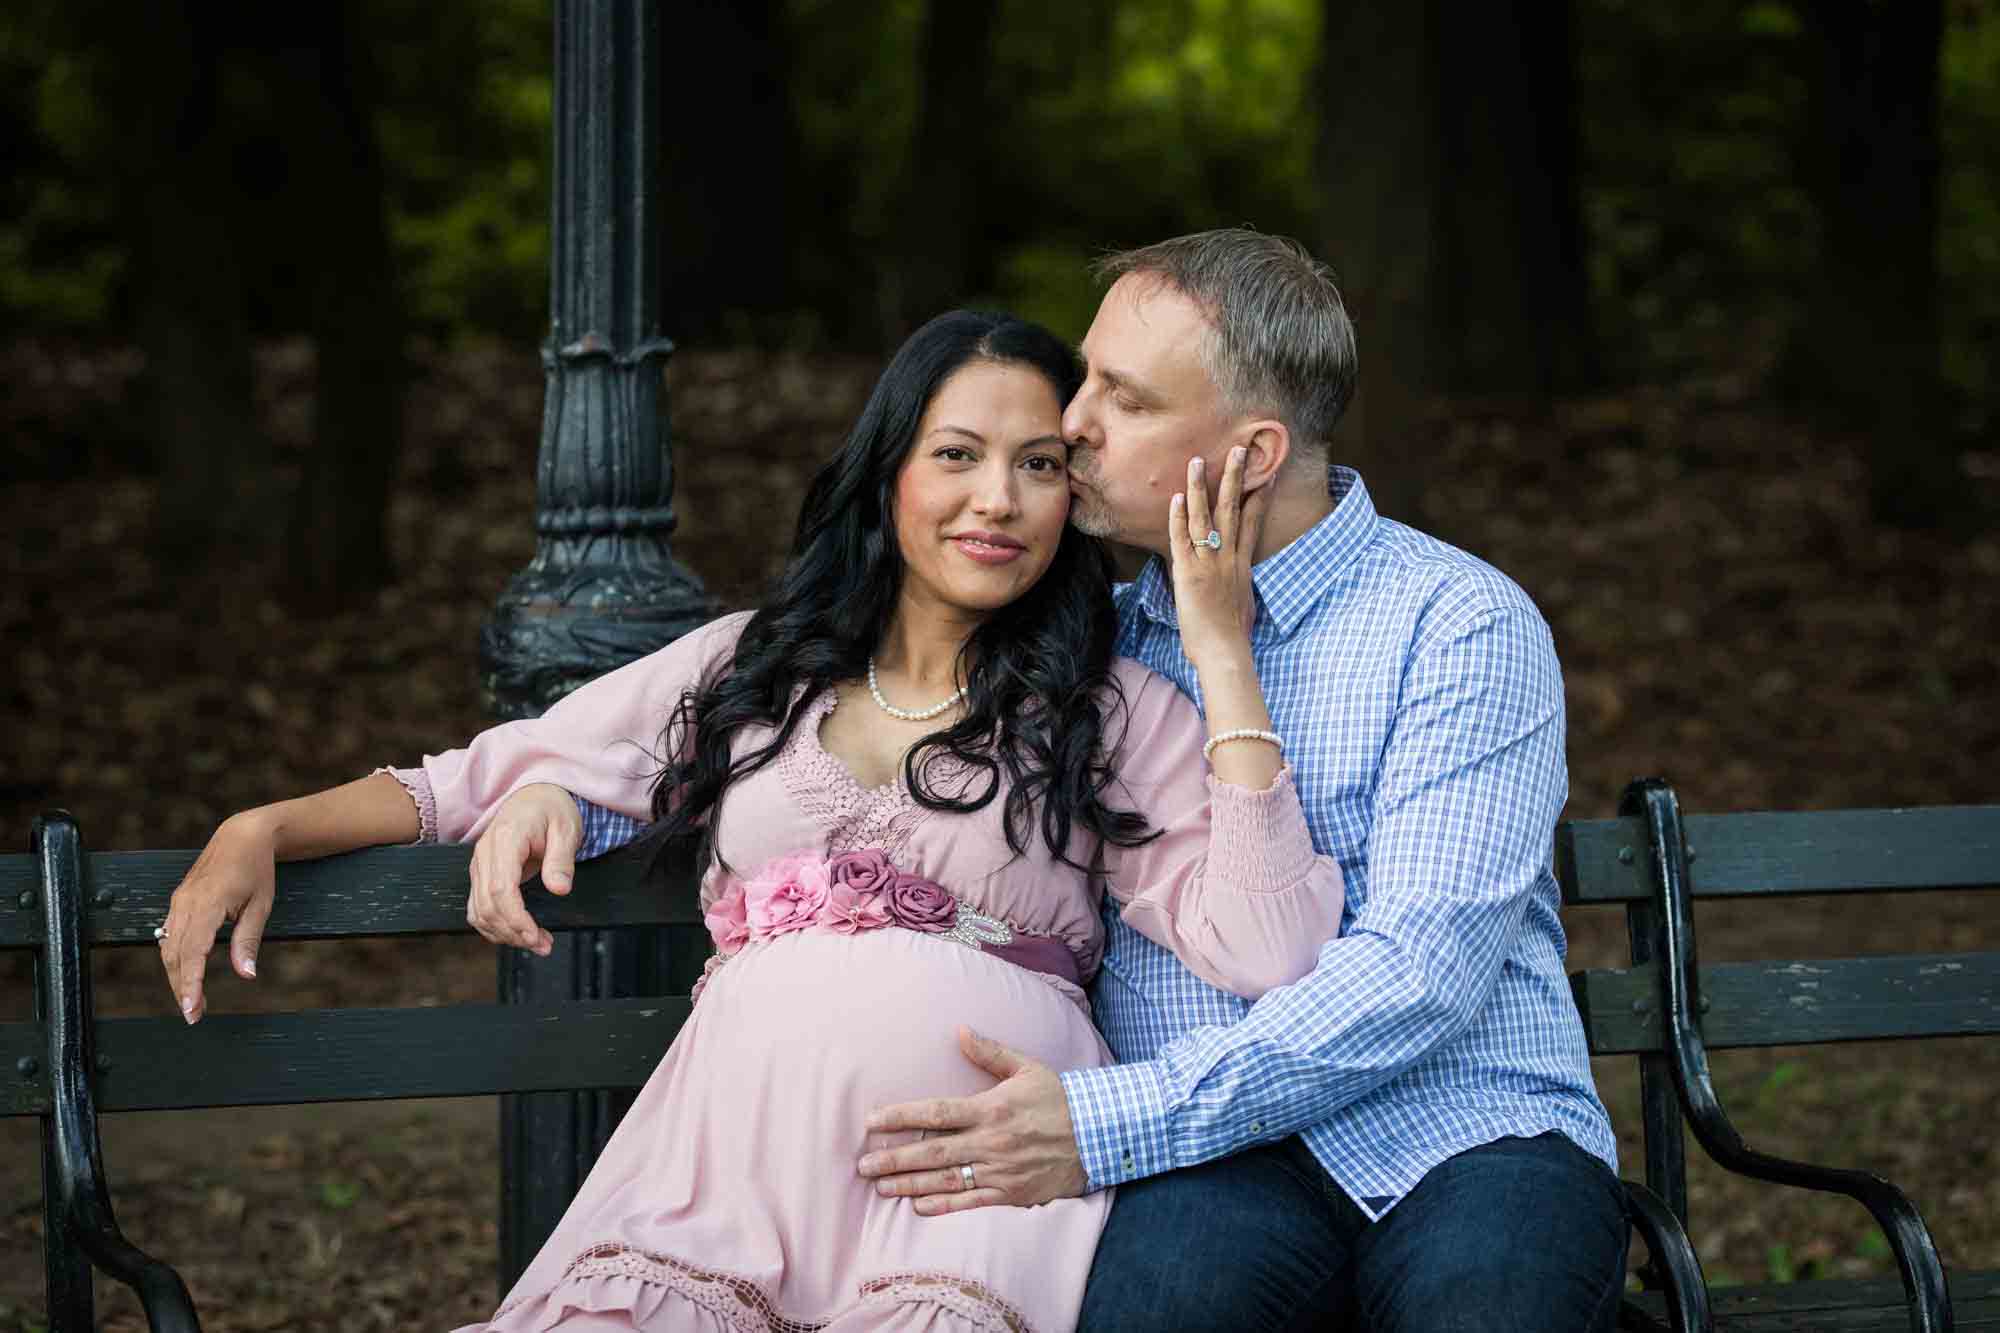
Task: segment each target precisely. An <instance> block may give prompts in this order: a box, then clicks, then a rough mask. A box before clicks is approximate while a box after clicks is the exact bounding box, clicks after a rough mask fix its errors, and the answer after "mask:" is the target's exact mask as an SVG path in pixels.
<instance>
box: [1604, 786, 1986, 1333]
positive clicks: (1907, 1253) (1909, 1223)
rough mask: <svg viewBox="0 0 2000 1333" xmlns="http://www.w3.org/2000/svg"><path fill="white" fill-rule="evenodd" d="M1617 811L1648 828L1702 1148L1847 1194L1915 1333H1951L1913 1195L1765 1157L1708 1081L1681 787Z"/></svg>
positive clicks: (1736, 1164) (1879, 1182)
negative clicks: (1877, 1236) (1889, 1263)
mask: <svg viewBox="0 0 2000 1333" xmlns="http://www.w3.org/2000/svg"><path fill="white" fill-rule="evenodd" d="M1619 813H1620V814H1621V815H1628V816H1630V815H1638V816H1640V817H1642V818H1643V819H1644V820H1645V822H1646V832H1647V840H1648V842H1649V844H1650V847H1649V851H1650V852H1651V855H1652V872H1653V882H1654V890H1655V894H1656V896H1657V899H1658V903H1659V912H1658V913H1657V914H1656V915H1657V920H1658V927H1657V933H1658V935H1659V938H1658V939H1657V940H1655V941H1654V946H1655V949H1654V957H1656V958H1658V959H1659V961H1660V969H1659V977H1660V1010H1661V1013H1662V1015H1663V1017H1664V1018H1665V1021H1666V1043H1665V1044H1666V1053H1667V1056H1668V1061H1669V1063H1670V1064H1671V1066H1672V1068H1673V1072H1674V1086H1675V1088H1676V1089H1677V1091H1678V1092H1679V1094H1680V1103H1681V1110H1682V1112H1683V1113H1684V1114H1685V1115H1686V1116H1687V1120H1688V1124H1689V1126H1690V1127H1691V1128H1692V1129H1693V1130H1694V1136H1695V1138H1696V1140H1697V1141H1698V1142H1700V1144H1701V1146H1702V1148H1703V1149H1704V1150H1706V1151H1707V1153H1708V1155H1709V1157H1710V1158H1712V1159H1713V1160H1714V1161H1715V1162H1716V1164H1717V1165H1719V1166H1721V1167H1723V1168H1724V1169H1725V1170H1729V1171H1734V1172H1736V1173H1737V1174H1738V1175H1744V1176H1749V1177H1751V1178H1753V1179H1756V1180H1765V1181H1769V1182H1771V1183H1772V1184H1777V1185H1794V1186H1797V1187H1799V1188H1801V1189H1812V1190H1823V1191H1826V1192H1828V1193H1833V1194H1844V1195H1846V1196H1847V1197H1848V1198H1850V1199H1853V1200H1855V1201H1857V1202H1858V1203H1860V1204H1861V1205H1862V1206H1864V1207H1865V1208H1867V1209H1868V1211H1869V1213H1870V1214H1872V1215H1873V1216H1874V1218H1875V1221H1876V1223H1877V1224H1878V1225H1879V1226H1881V1228H1882V1232H1883V1234H1884V1236H1886V1237H1887V1239H1888V1242H1889V1248H1890V1249H1891V1250H1892V1251H1894V1252H1895V1255H1896V1267H1897V1269H1898V1271H1899V1272H1900V1273H1901V1275H1902V1279H1903V1294H1904V1297H1905V1299H1906V1300H1907V1301H1908V1303H1909V1312H1910V1328H1911V1329H1912V1331H1913V1333H1949V1330H1950V1329H1951V1327H1952V1316H1951V1294H1950V1291H1949V1289H1948V1288H1947V1287H1946V1286H1945V1276H1944V1261H1943V1259H1942V1258H1941V1257H1940V1256H1939V1254H1938V1250H1937V1245H1936V1243H1935V1242H1934V1241H1932V1239H1931V1234H1930V1229H1929V1228H1928V1227H1926V1226H1925V1225H1924V1219H1923V1214H1921V1213H1920V1212H1918V1211H1917V1206H1916V1205H1915V1204H1914V1203H1912V1202H1911V1201H1910V1199H1909V1196H1908V1195H1906V1194H1904V1193H1903V1191H1901V1190H1900V1189H1898V1188H1896V1187H1895V1186H1894V1185H1892V1184H1890V1183H1889V1182H1888V1181H1887V1180H1884V1179H1883V1178H1882V1177H1880V1176H1877V1175H1873V1174H1870V1173H1869V1172H1865V1171H1849V1170H1841V1169H1837V1168H1833V1167H1824V1166H1814V1165H1812V1164H1811V1163H1807V1162H1794V1161H1790V1160H1788V1159H1786V1158H1782V1157H1773V1156H1771V1155H1770V1154H1768V1153H1762V1152H1758V1151H1757V1150H1756V1149H1754V1148H1751V1147H1750V1146H1749V1145H1748V1144H1746V1143H1745V1142H1744V1141H1743V1136H1742V1135H1741V1134H1739V1133H1738V1132H1737V1130H1736V1126H1735V1125H1734V1124H1732V1123H1731V1122H1730V1119H1729V1115H1728V1113H1727V1112H1726V1111H1724V1110H1723V1109H1722V1101H1721V1098H1720V1097H1719V1096H1717V1094H1716V1091H1715V1085H1714V1083H1713V1082H1712V1081H1711V1080H1710V1078H1709V1074H1708V1046H1707V1044H1706V1042H1705V1041H1704V1040H1703V1038H1702V1033H1701V1024H1700V1020H1699V1017H1698V1015H1699V1013H1700V996H1699V995H1698V994H1697V987H1698V985H1699V981H1698V973H1697V971H1696V968H1695V939H1694V903H1693V890H1692V887H1691V886H1690V884H1689V881H1688V870H1687V842H1686V836H1685V833H1684V831H1683V829H1682V826H1681V814H1680V802H1679V800H1678V799H1677V798H1676V797H1675V796H1674V791H1673V788H1672V787H1670V786H1668V785H1667V784H1666V783H1665V782H1664V781H1662V780H1661V779H1659V778H1642V779H1641V780H1639V781H1638V782H1634V783H1633V784H1631V785H1630V786H1629V787H1627V788H1626V789H1625V795H1624V798H1623V800H1622V801H1621V802H1620V806H1619Z"/></svg>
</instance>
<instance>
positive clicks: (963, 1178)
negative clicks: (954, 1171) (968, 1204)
mask: <svg viewBox="0 0 2000 1333" xmlns="http://www.w3.org/2000/svg"><path fill="white" fill-rule="evenodd" d="M958 1183H959V1186H960V1188H962V1189H971V1188H972V1168H971V1167H970V1166H961V1167H960V1168H958Z"/></svg>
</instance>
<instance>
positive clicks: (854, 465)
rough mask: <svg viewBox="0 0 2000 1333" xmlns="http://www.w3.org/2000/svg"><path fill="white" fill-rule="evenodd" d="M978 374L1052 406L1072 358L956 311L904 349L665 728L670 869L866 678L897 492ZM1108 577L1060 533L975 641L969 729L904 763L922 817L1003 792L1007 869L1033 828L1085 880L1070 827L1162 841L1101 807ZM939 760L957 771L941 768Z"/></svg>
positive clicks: (662, 792) (1108, 689)
mask: <svg viewBox="0 0 2000 1333" xmlns="http://www.w3.org/2000/svg"><path fill="white" fill-rule="evenodd" d="M975 362H999V363H1004V364H1008V365H1018V366H1023V367H1026V368H1028V369H1031V370H1034V371H1037V372H1039V373H1040V374H1041V375H1042V376H1043V377H1044V378H1045V379H1047V381H1048V383H1049V387H1050V388H1051V389H1052V390H1053V391H1054V393H1055V395H1056V400H1057V401H1058V402H1064V403H1066V402H1068V401H1069V399H1070V397H1071V396H1072V395H1073V394H1074V392H1075V390H1076V387H1077V382H1078V372H1077V364H1076V358H1075V356H1074V355H1073V354H1072V353H1071V352H1070V350H1069V348H1067V347H1065V346H1064V345H1063V343H1062V342H1061V340H1059V339H1058V338H1057V337H1056V336H1055V335H1054V334H1052V333H1050V332H1049V331H1048V330H1047V329H1044V328H1042V327H1041V326H1040V325H1037V324H1030V323H1028V322H1027V321H1025V320H1020V319H1016V318H1014V317H1013V316H1011V315H1002V314H988V313H984V312H979V311H971V310H954V311H952V312H950V313H948V314H943V315H939V316H938V317H937V318H936V319H933V320H932V321H930V323H928V324H926V325H924V326H923V327H922V328H921V329H918V330H917V331H916V332H915V333H914V334H912V335H910V339H909V341H907V342H905V343H904V344H903V345H902V347H901V348H899V349H898V350H897V352H896V355H895V357H894V358H893V359H892V360H891V361H890V362H889V367H888V369H887V370H885V371H883V372H882V378H881V379H880V380H878V381H877V382H876V384H875V390H874V392H873V393H871V394H870V395H869V398H868V405H867V406H866V407H864V408H863V409H862V410H861V417H860V419H859V420H858V421H856V422H855V423H854V430H853V431H852V433H850V434H849V435H848V437H847V443H846V445H845V446H843V447H842V449H841V450H840V452H839V453H838V454H836V455H834V457H833V459H832V461H830V462H829V463H827V464H826V466H825V467H823V468H821V469H820V470H819V473H818V475H817V476H815V477H814V478H813V480H812V485H811V486H810V487H809V488H808V489H807V491H806V498H805V503H804V505H803V506H801V508H800V510H799V526H798V532H797V534H796V535H795V536H794V537H793V539H792V551H791V560H790V562H789V563H788V564H787V565H786V566H785V571H784V573H782V574H781V575H779V576H778V579H777V581H776V583H775V584H774V585H773V586H772V589H771V592H770V594H769V596H768V598H767V600H766V603H765V606H764V608H763V609H762V610H760V611H758V612H757V613H756V614H755V615H754V616H752V617H751V618H750V620H749V622H748V623H747V624H746V625H745V626H744V629H743V634H742V637H741V638H740V639H738V640H737V643H736V651H735V654H734V656H733V657H732V658H731V659H730V660H729V662H728V663H727V664H726V665H725V666H723V667H722V668H721V669H720V670H717V671H713V672H711V673H710V676H709V678H707V679H705V680H704V681H702V682H701V684H700V685H699V686H697V687H695V688H693V689H690V690H689V691H687V693H685V694H684V695H683V696H682V698H681V700H680V702H679V704H678V705H677V706H676V707H675V709H674V711H673V713H672V714H671V715H670V716H669V718H668V720H667V723H666V727H665V730H664V731H663V733H662V735H661V737H660V745H659V754H660V755H661V756H662V769H661V772H660V775H659V778H658V780H657V781H656V782H655V784H654V787H653V814H654V817H655V819H656V821H657V826H656V830H655V832H656V835H657V836H658V838H659V839H660V843H659V845H658V847H657V848H656V851H657V852H658V853H659V854H660V855H661V856H667V855H670V854H673V853H675V852H677V851H678V852H680V853H683V854H684V853H685V852H686V851H688V850H692V847H693V846H694V845H695V844H697V843H699V841H700V839H701V838H702V837H703V836H704V832H705V830H706V828H707V826H708V823H709V820H710V818H711V816H712V815H713V814H714V812H715V811H716V810H717V809H718V808H719V806H720V804H721V801H722V798H723V795H724V793H725V792H727V791H728V790H729V787H730V785H731V784H732V783H734V782H736V781H737V780H739V779H741V778H743V777H745V776H746V775H748V774H750V773H753V772H755V771H756V770H758V769H760V768H762V767H763V766H764V765H765V764H768V763H769V762H771V760H772V759H774V758H775V757H776V756H777V755H778V753H779V752H780V751H781V750H783V749H784V748H785V745H786V743H787V742H789V741H790V740H791V738H792V733H793V732H794V731H795V730H796V729H797V727H798V725H799V719H800V717H801V716H802V715H803V714H804V712H805V710H806V709H807V708H808V707H809V706H810V705H811V704H812V703H813V701H814V700H816V699H817V698H818V697H819V696H820V694H821V693H822V692H824V691H826V690H829V689H831V688H833V686H834V685H835V684H836V683H837V682H839V681H843V680H854V679H857V678H859V677H861V676H862V675H864V674H866V672H867V668H868V659H869V656H870V655H871V654H872V653H874V652H875V651H876V649H877V648H878V647H879V646H880V645H881V642H882V639H883V636H884V635H885V634H887V632H888V628H889V619H890V616H891V614H892V613H893V612H894V611H895V609H896V604H897V597H898V594H899V593H900V591H901V588H902V581H903V568H904V567H903V558H902V552H901V550H900V548H899V547H898V545H897V541H896V526H895V515H894V510H893V500H894V495H895V487H896V478H897V475H898V473H899V472H900V470H901V468H902V466H903V462H904V460H905V459H906V458H907V457H908V456H909V454H910V451H911V449H912V448H913V447H914V445H915V443H916V436H917V427H918V425H919V424H920V423H921V421H922V420H923V415H924V412H925V411H926V410H927V409H928V408H929V407H930V403H931V399H932V398H934V397H935V396H936V395H937V392H938V389H939V388H940V387H941V386H942V385H943V384H944V382H945V381H946V380H947V379H949V378H950V377H951V376H952V375H953V374H954V373H955V372H957V371H958V370H959V369H961V368H962V367H964V366H966V365H969V364H972V363H975ZM1111 576H1112V564H1111V557H1110V555H1109V553H1108V552H1107V551H1106V550H1105V548H1104V546H1103V544H1102V543H1101V542H1099V541H1098V540H1097V539H1096V538H1093V537H1088V536H1085V535H1084V534H1083V533H1081V532H1078V531H1077V530H1076V529H1074V528H1072V527H1068V526H1065V528H1064V529H1063V535H1062V538H1061V540H1060V542H1059V543H1058V544H1057V547H1056V553H1055V558H1054V560H1053V561H1052V562H1051V563H1050V565H1049V567H1048V569H1047V570H1046V571H1044V573H1043V575H1042V577H1041V578H1040V579H1039V580H1037V581H1036V583H1035V584H1034V586H1033V587H1031V588H1030V589H1029V590H1028V591H1027V592H1026V593H1024V594H1023V595H1022V596H1021V597H1019V598H1017V599H1016V600H1015V601H1013V602H1011V603H1009V604H1008V605H1006V606H1003V607H1001V608H999V609H998V610H997V611H995V612H993V614H992V615H990V616H989V617H988V618H987V619H986V620H985V621H984V622H983V623H981V624H980V625H979V626H978V628H976V629H975V630H974V631H973V632H972V635H971V637H970V638H969V639H968V640H967V641H966V643H965V646H964V648H963V649H962V650H961V652H960V655H959V661H958V670H959V674H960V677H961V679H963V680H964V681H965V683H966V705H965V713H964V716H963V717H961V718H960V719H959V720H958V721H957V722H954V723H952V724H951V725H949V726H948V727H946V728H944V729H943V730H941V731H937V732H933V733H932V734H930V735H928V736H926V737H924V738H923V739H922V740H920V741H918V742H917V744H915V745H914V746H912V747H911V748H910V751H909V753H908V754H907V755H905V756H904V759H903V776H904V780H905V782H906V783H907V785H908V786H909V789H910V793H911V795H912V796H914V797H915V798H916V800H917V802H918V804H920V805H923V806H926V807H928V808H930V809H933V810H943V811H952V812H958V813H968V812H971V811H974V810H979V809H983V808H984V807H985V806H987V805H988V804H990V803H991V802H992V801H993V799H994V798H995V796H996V795H997V794H998V793H999V791H1000V789H1001V787H1002V786H1003V785H1005V786H1006V789H1007V797H1006V806H1005V810H1004V824H1005V828H1006V837H1007V843H1008V846H1009V847H1011V848H1012V849H1013V851H1014V854H1015V855H1017V856H1019V855H1021V854H1023V853H1024V852H1025V851H1026V849H1027V845H1028V839H1029V837H1030V836H1031V835H1032V834H1033V832H1034V831H1035V827H1036V825H1037V823H1039V825H1040V832H1041V835H1042V839H1043V841H1044V842H1045V843H1046V844H1047V846H1048V849H1049V853H1050V855H1052V856H1054V857H1056V858H1058V859H1060V860H1063V861H1066V862H1069V863H1070V864H1071V865H1077V868H1078V869H1084V868H1085V867H1083V866H1081V865H1078V864H1077V863H1076V862H1075V861H1072V860H1071V859H1070V856H1069V851H1068V848H1069V840H1070V835H1071V830H1072V828H1073V827H1075V826H1081V827H1082V828H1084V829H1086V830H1088V831H1089V832H1091V833H1093V834H1096V835H1097V836H1098V837H1100V838H1102V839H1104V840H1106V841H1108V842H1111V843H1113V844H1114V845H1118V846H1128V847H1129V846H1136V845H1138V844H1139V843H1142V842H1145V841H1147V840H1148V839H1149V838H1151V837H1153V836H1156V835H1155V834H1153V833H1151V832H1149V831H1148V829H1147V826H1146V822H1145V820H1144V819H1142V818H1141V817H1140V816H1139V815H1138V814H1136V813H1133V812H1131V811H1126V810H1118V809H1114V808H1112V807H1111V806H1110V805H1109V804H1107V803H1106V801H1105V792H1106V790H1107V789H1108V788H1109V786H1110V784H1111V782H1112V780H1113V778H1114V777H1115V776H1116V775H1115V773H1114V772H1113V770H1112V767H1111V762H1110V757H1109V756H1110V755H1111V754H1112V753H1113V752H1114V751H1115V750H1116V749H1117V748H1118V744H1119V741H1122V737H1123V733H1122V727H1123V721H1122V715H1123V712H1124V697H1123V695H1122V694H1121V693H1120V692H1119V691H1118V688H1117V682H1116V681H1115V680H1114V679H1113V677H1112V675H1111V660H1112V652H1113V646H1114V644H1115V642H1116V639H1117V630H1118V621H1117V613H1116V611H1115V609H1114V608H1113V606H1112V602H1111ZM1107 701H1109V704H1108V705H1107ZM1113 713H1116V714H1119V715H1120V718H1121V720H1120V721H1119V723H1118V725H1119V727H1120V728H1121V730H1120V736H1119V741H1110V742H1109V743H1107V739H1106V732H1107V727H1108V726H1109V725H1110V723H1109V715H1110V714H1113ZM747 726H767V727H772V728H775V733H774V734H773V735H772V737H771V739H770V740H769V741H768V742H766V743H765V744H763V745H761V746H759V747H756V748H753V749H750V750H748V751H746V752H745V753H743V754H742V755H738V756H734V757H732V755H731V742H732V740H733V739H734V738H735V736H736V733H737V731H738V730H739V729H741V728H743V727H747ZM946 757H949V759H951V760H956V761H957V764H962V765H964V767H963V768H959V767H957V765H956V764H951V763H944V764H940V763H938V762H937V761H939V760H941V759H945V758H946ZM947 773H949V774H951V777H950V779H949V780H947V777H946V774H947Z"/></svg>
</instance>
